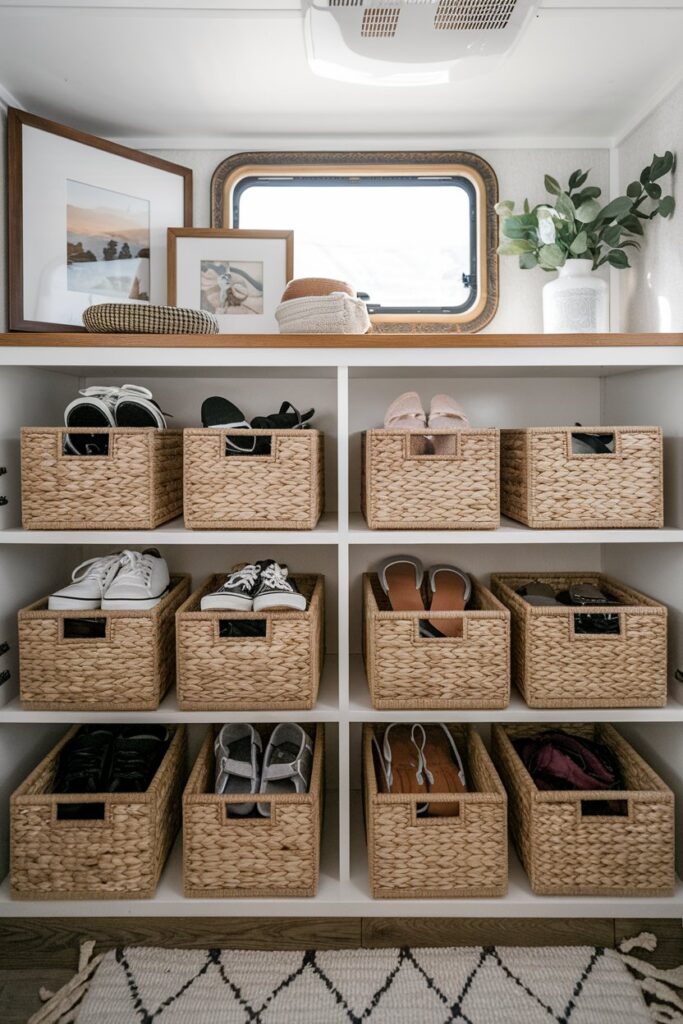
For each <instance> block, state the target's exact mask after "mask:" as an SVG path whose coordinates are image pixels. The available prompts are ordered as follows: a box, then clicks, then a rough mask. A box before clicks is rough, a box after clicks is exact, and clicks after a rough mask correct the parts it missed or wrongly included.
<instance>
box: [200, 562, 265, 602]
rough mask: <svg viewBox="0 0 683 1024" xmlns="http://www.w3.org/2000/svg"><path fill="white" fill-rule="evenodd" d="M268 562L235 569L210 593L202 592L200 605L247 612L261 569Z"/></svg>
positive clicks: (258, 581)
mask: <svg viewBox="0 0 683 1024" xmlns="http://www.w3.org/2000/svg"><path fill="white" fill-rule="evenodd" d="M268 564H269V563H268V562H255V563H252V564H250V565H245V566H243V568H241V569H236V570H235V571H234V572H231V573H229V574H228V575H227V576H226V577H225V581H224V582H223V583H222V584H221V586H220V587H219V588H218V590H214V591H213V593H212V594H204V597H203V598H202V599H201V603H200V607H201V610H202V611H203V612H206V611H222V610H223V609H225V610H226V611H234V612H249V611H251V609H252V607H253V604H254V595H255V594H256V591H257V589H258V586H259V583H260V579H261V571H262V568H263V566H264V565H268Z"/></svg>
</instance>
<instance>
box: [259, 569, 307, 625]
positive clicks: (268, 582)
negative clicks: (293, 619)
mask: <svg viewBox="0 0 683 1024" xmlns="http://www.w3.org/2000/svg"><path fill="white" fill-rule="evenodd" d="M258 564H259V565H260V566H261V577H260V579H259V582H258V587H257V589H256V592H255V594H254V611H255V612H264V611H270V610H271V609H274V608H285V609H292V610H293V611H299V612H305V611H306V598H305V597H304V595H303V594H302V593H301V591H300V590H299V588H298V587H297V585H296V583H295V581H294V580H293V579H292V578H291V577H290V576H289V571H288V569H287V566H286V565H278V563H277V562H274V561H272V560H270V561H267V562H259V563H258Z"/></svg>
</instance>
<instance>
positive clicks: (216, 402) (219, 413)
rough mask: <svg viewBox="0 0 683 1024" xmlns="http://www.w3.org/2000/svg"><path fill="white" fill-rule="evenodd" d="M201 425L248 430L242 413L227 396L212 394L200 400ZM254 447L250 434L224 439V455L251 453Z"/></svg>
mask: <svg viewBox="0 0 683 1024" xmlns="http://www.w3.org/2000/svg"><path fill="white" fill-rule="evenodd" d="M201 415H202V426H203V427H214V428H215V429H218V430H249V429H250V427H249V423H248V422H247V420H246V418H245V416H244V413H243V412H242V410H241V409H239V408H238V407H237V406H236V405H235V403H234V402H230V401H229V400H228V399H227V398H221V397H220V396H218V395H214V396H213V398H206V399H204V401H203V402H202V413H201ZM255 447H256V442H255V438H254V437H253V435H252V436H250V437H245V438H244V440H242V438H236V437H227V438H226V439H225V453H226V455H253V453H254V449H255Z"/></svg>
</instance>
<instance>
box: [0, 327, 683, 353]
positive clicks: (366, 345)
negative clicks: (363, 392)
mask: <svg viewBox="0 0 683 1024" xmlns="http://www.w3.org/2000/svg"><path fill="white" fill-rule="evenodd" d="M8 346H17V347H27V348H31V347H37V346H44V347H45V348H70V347H73V348H225V349H231V348H319V349H337V348H339V349H344V348H360V349H372V348H378V349H390V348H397V349H400V348H453V349H459V348H616V347H625V348H641V347H645V348H653V347H659V346H665V347H683V333H667V334H664V333H661V334H656V333H653V334H242V335H240V334H85V333H83V332H77V333H58V334H39V333H31V332H24V331H16V332H13V333H5V334H0V347H5V348H6V347H8Z"/></svg>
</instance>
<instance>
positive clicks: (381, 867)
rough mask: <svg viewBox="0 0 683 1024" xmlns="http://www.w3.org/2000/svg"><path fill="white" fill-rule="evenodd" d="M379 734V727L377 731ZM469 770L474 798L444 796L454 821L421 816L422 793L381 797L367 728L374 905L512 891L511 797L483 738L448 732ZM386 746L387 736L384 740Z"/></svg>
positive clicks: (436, 799)
mask: <svg viewBox="0 0 683 1024" xmlns="http://www.w3.org/2000/svg"><path fill="white" fill-rule="evenodd" d="M375 728H376V727H375ZM448 728H449V730H450V731H451V733H452V734H453V736H454V738H455V741H456V743H457V744H458V750H459V751H460V754H461V756H462V758H463V761H464V763H465V772H466V777H467V783H468V788H469V790H470V791H469V792H467V793H463V794H460V795H458V796H455V797H454V795H453V794H452V793H448V794H438V795H434V796H432V797H431V798H430V802H431V803H454V802H457V804H458V814H457V815H454V816H448V817H447V816H435V817H429V816H426V817H423V816H418V815H417V806H418V804H423V803H426V802H427V801H426V800H425V798H424V796H423V795H421V794H411V793H406V794H395V793H380V792H378V789H377V778H376V768H375V763H374V759H373V752H372V736H373V726H372V725H369V724H365V725H364V726H363V778H364V796H365V826H366V835H367V842H368V862H369V870H370V889H371V892H372V895H373V897H374V898H375V899H402V898H406V897H407V898H412V899H439V898H440V899H459V898H461V897H466V896H504V895H505V893H506V892H507V880H508V872H507V850H508V847H507V797H506V794H505V790H504V789H503V786H502V784H501V781H500V779H499V778H498V775H497V774H496V770H495V768H494V767H493V762H492V761H491V758H490V757H489V755H488V753H487V751H486V748H485V746H484V744H483V741H482V739H481V736H479V734H478V733H477V732H476V731H475V730H474V729H473V728H472V726H457V725H449V726H448ZM378 739H379V742H380V745H381V736H380V735H378Z"/></svg>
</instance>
